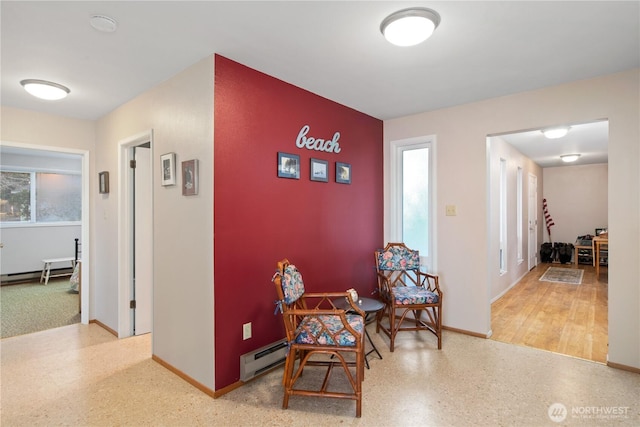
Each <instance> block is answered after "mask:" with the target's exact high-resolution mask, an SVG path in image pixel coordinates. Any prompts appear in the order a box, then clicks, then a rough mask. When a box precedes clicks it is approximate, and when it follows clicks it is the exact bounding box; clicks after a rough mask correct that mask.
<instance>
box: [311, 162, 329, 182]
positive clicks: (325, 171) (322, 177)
mask: <svg viewBox="0 0 640 427" xmlns="http://www.w3.org/2000/svg"><path fill="white" fill-rule="evenodd" d="M309 178H310V179H311V181H321V182H329V162H328V161H326V160H320V159H311V174H310V177H309Z"/></svg>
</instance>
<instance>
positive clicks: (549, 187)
mask: <svg viewBox="0 0 640 427" xmlns="http://www.w3.org/2000/svg"><path fill="white" fill-rule="evenodd" d="M568 128H569V129H570V131H569V134H568V135H567V136H566V137H564V138H565V139H560V140H558V139H553V140H545V138H544V136H543V133H542V132H541V129H537V130H528V131H523V132H521V133H516V134H505V135H499V136H498V138H500V141H499V142H497V143H496V144H495V145H494V144H493V141H491V143H490V144H489V145H488V153H487V157H488V158H489V159H492V158H494V157H496V156H498V155H502V156H505V153H507V154H506V156H507V158H509V156H513V159H512V160H511V161H512V162H513V163H514V164H518V163H523V162H524V165H525V166H524V167H525V168H526V167H527V166H526V165H527V164H531V165H533V168H534V169H533V170H531V171H529V179H528V182H527V184H528V189H527V190H525V191H526V192H525V194H528V198H527V200H528V206H527V208H526V209H525V212H527V214H528V217H529V218H528V221H527V222H528V232H527V233H526V235H527V242H525V248H528V251H529V257H528V262H527V263H526V264H525V265H523V266H519V265H518V264H517V263H516V262H513V261H512V263H511V264H509V265H508V268H507V273H509V274H511V275H510V276H509V275H506V274H505V275H498V274H494V269H495V267H494V265H493V264H494V262H493V258H490V261H489V262H490V264H491V265H490V274H491V279H490V290H489V291H490V307H491V309H490V310H491V311H490V312H491V331H492V336H491V338H492V339H495V340H498V341H503V342H507V343H513V344H519V345H527V346H530V347H535V348H541V349H545V350H549V351H554V352H558V353H562V354H568V355H572V356H575V357H581V358H585V359H589V360H594V361H598V362H602V361H605V360H606V353H607V342H608V320H607V317H608V307H607V295H608V280H607V273H608V271H607V269H606V268H605V269H603V270H601V271H603V273H601V274H600V275H596V274H595V271H594V270H595V269H594V267H593V266H592V265H586V264H583V263H582V261H580V262H581V263H580V264H574V262H573V261H572V262H570V263H569V264H561V263H560V262H559V261H557V262H555V263H554V264H553V266H554V267H561V268H568V269H572V270H582V272H583V274H584V276H583V279H582V283H581V284H579V285H567V284H562V283H552V284H548V283H545V282H541V281H540V280H539V279H540V278H541V276H542V275H543V274H544V273H545V271H546V270H547V268H549V267H550V266H551V265H550V264H549V263H540V259H539V258H538V255H537V251H538V250H539V249H540V243H541V242H542V241H551V242H563V243H570V244H574V242H575V241H576V239H577V238H578V236H582V235H585V234H595V228H597V227H599V226H598V225H597V224H601V225H600V226H601V227H606V225H607V205H608V204H607V203H606V202H605V203H602V201H603V200H604V201H606V200H607V197H608V196H607V189H608V185H607V181H608V165H607V164H608V153H607V144H608V121H607V120H597V121H594V122H589V123H583V124H572V125H571V126H568ZM492 138H494V137H490V138H489V139H492ZM531 145H533V148H532V147H530V146H531ZM494 148H495V149H496V150H495V152H494ZM498 152H499V153H498ZM567 153H580V156H578V158H579V159H580V160H579V161H578V162H576V163H563V162H562V161H561V155H563V154H567ZM490 161H491V160H490ZM490 165H493V163H490ZM535 168H537V169H538V170H537V171H536V170H535ZM493 175H495V172H492V170H491V168H489V180H488V182H489V188H488V194H489V208H488V209H489V218H494V217H495V216H496V213H495V212H494V209H495V206H493V205H492V202H491V200H492V197H493V198H495V197H496V196H495V195H496V194H497V193H496V188H494V187H495V184H493V180H492V176H493ZM513 181H515V180H513ZM543 188H544V191H543ZM534 189H537V194H535V193H534ZM543 193H544V194H543ZM543 197H544V198H546V199H549V200H550V201H551V202H552V203H550V214H551V215H552V216H553V221H552V222H554V223H555V226H554V227H553V229H552V231H553V232H550V231H548V229H546V227H545V226H542V227H540V224H539V222H540V221H542V220H543V219H542V218H543V217H542V215H541V206H542V205H541V201H542V198H543ZM513 223H514V224H515V223H516V221H513ZM544 225H546V223H545V224H544ZM542 229H546V230H545V232H544V233H543V231H542ZM508 233H509V234H511V235H515V234H516V230H515V229H511V228H510V229H509V231H508ZM495 234H497V231H496V230H495V228H494V223H493V222H492V221H490V223H489V235H490V239H491V241H493V240H495V239H496V237H495ZM547 235H548V237H547ZM552 235H553V240H552V239H551V237H552ZM494 245H495V244H494ZM574 256H575V255H574ZM509 259H510V260H514V259H515V256H510V257H509ZM525 266H526V267H528V268H527V269H526V270H525V268H523V267H525ZM567 314H571V316H570V317H566V316H567Z"/></svg>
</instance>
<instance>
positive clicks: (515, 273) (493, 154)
mask: <svg viewBox="0 0 640 427" xmlns="http://www.w3.org/2000/svg"><path fill="white" fill-rule="evenodd" d="M489 140H490V142H489V147H488V148H489V169H488V172H489V199H490V201H489V203H490V205H489V212H490V214H489V221H490V223H489V229H490V230H495V232H490V233H489V236H490V241H489V248H490V249H489V265H490V268H489V274H490V277H491V295H490V299H491V301H494V300H495V299H497V297H499V296H501V295H502V294H504V293H505V292H506V291H507V290H509V288H511V287H512V286H513V285H515V284H516V283H517V282H518V281H519V280H520V279H521V278H522V277H523V276H524V275H525V274H527V272H528V271H529V263H528V261H529V259H528V256H529V231H528V230H529V227H528V222H527V220H528V213H529V174H531V175H535V176H536V177H538V185H537V187H538V188H537V193H538V196H539V198H540V194H542V176H543V172H542V168H541V167H540V166H538V165H537V164H535V163H534V162H533V161H531V159H529V158H528V157H526V156H524V155H523V154H522V153H520V152H519V151H518V150H516V149H515V148H513V146H511V145H509V144H507V143H506V142H505V141H504V140H503V139H501V138H500V137H498V136H496V137H492V138H489ZM500 159H505V160H506V162H507V255H506V261H507V263H506V265H507V267H506V269H505V272H504V273H502V274H501V273H500V262H499V257H500V252H499V249H500V235H499V230H500ZM518 167H520V168H522V215H523V218H522V230H521V232H522V260H518V251H517V246H518V234H517V223H518V222H517V170H518ZM541 206H542V199H541V198H540V200H539V201H538V207H541ZM538 217H539V218H540V216H538ZM541 230H542V227H541V226H540V225H539V226H538V237H537V240H538V242H539V241H540V236H541V234H542V231H541ZM537 246H539V245H537ZM536 250H537V249H536ZM539 259H540V258H539V257H538V260H539Z"/></svg>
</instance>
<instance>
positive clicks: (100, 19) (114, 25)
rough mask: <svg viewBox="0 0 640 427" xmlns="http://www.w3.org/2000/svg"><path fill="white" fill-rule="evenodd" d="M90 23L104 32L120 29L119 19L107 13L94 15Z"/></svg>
mask: <svg viewBox="0 0 640 427" xmlns="http://www.w3.org/2000/svg"><path fill="white" fill-rule="evenodd" d="M89 24H91V26H92V27H93V28H95V29H96V30H98V31H100V32H102V33H113V32H114V31H115V30H116V29H118V21H116V20H115V19H113V18H111V17H109V16H106V15H92V16H91V17H90V18H89Z"/></svg>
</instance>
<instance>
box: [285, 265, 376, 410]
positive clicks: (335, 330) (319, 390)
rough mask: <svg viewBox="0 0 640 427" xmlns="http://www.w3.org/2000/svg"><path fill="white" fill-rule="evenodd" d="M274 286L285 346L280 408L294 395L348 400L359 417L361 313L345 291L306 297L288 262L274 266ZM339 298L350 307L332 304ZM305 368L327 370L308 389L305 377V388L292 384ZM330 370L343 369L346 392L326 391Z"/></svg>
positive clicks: (294, 269) (362, 374) (360, 407)
mask: <svg viewBox="0 0 640 427" xmlns="http://www.w3.org/2000/svg"><path fill="white" fill-rule="evenodd" d="M273 282H274V283H275V285H276V292H277V294H278V301H277V305H278V306H279V307H280V311H281V313H282V318H283V320H284V327H285V330H286V333H287V341H288V346H289V350H288V353H287V357H286V361H285V367H284V375H283V379H282V385H283V386H284V399H283V401H282V407H283V408H284V409H286V408H287V407H288V405H289V398H290V397H291V396H294V395H298V396H316V397H332V398H339V399H352V400H355V401H356V417H360V416H361V414H362V380H363V379H364V327H365V324H364V313H363V312H362V310H360V309H359V308H358V307H357V305H356V304H355V303H354V302H353V299H352V298H351V294H350V293H348V292H333V293H308V292H305V290H304V284H303V282H302V275H301V274H300V272H299V271H298V269H297V268H296V266H295V265H293V264H290V263H289V261H288V260H287V259H284V260H282V261H280V262H278V263H277V271H276V273H275V275H274V276H273ZM343 298H346V299H347V301H348V302H349V307H348V308H347V309H346V310H345V309H339V308H337V307H336V306H335V304H334V300H337V299H343ZM296 361H298V363H297V366H296ZM307 366H319V367H323V368H324V369H326V373H325V375H324V380H323V381H322V383H321V384H319V385H318V384H309V383H308V382H307V381H306V380H308V379H309V378H307V377H308V376H309V375H307V376H305V384H303V385H299V384H296V383H297V382H298V380H300V377H301V375H302V372H303V370H304V369H305V368H306V367H307ZM334 366H339V367H342V368H343V370H344V373H345V375H344V377H346V380H347V382H348V384H347V386H348V387H347V388H348V389H350V390H347V391H335V390H330V389H329V378H330V377H331V372H332V370H333V368H334ZM334 378H335V379H339V378H342V376H338V377H334ZM311 386H315V387H313V388H312V387H311Z"/></svg>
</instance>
